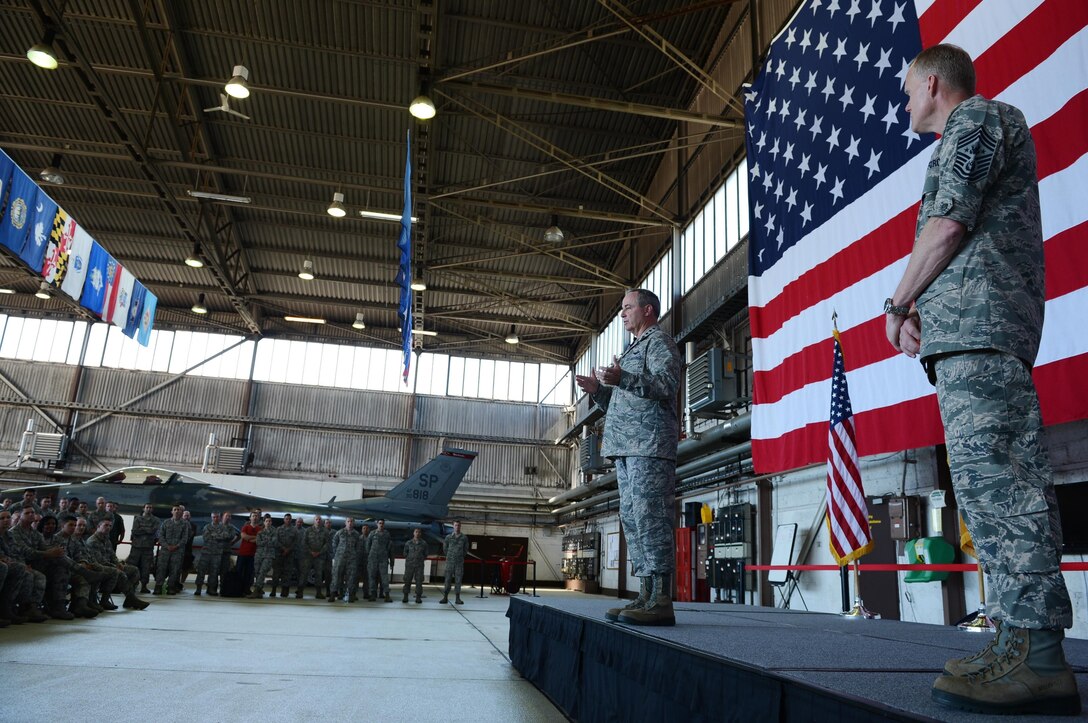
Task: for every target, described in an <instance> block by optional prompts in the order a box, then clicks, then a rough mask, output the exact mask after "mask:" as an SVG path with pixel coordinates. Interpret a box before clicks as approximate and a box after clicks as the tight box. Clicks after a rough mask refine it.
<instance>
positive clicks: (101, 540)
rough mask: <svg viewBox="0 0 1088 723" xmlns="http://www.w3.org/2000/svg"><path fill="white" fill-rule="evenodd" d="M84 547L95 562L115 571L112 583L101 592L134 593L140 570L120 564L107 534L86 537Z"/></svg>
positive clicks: (97, 533) (126, 594)
mask: <svg viewBox="0 0 1088 723" xmlns="http://www.w3.org/2000/svg"><path fill="white" fill-rule="evenodd" d="M84 548H85V549H86V551H87V556H88V557H89V558H90V559H91V560H92V561H93V562H94V563H95V564H97V565H100V566H101V567H103V568H108V569H112V570H116V571H117V574H116V579H115V580H114V581H113V585H112V586H111V587H110V589H108V590H106V589H103V590H102V592H104V593H106V594H107V595H108V594H109V593H113V592H119V593H121V594H123V595H125V596H128V595H134V594H136V585H137V584H138V583H139V580H140V571H139V570H137V569H136V567H135V566H134V565H127V564H126V565H121V561H120V560H118V559H117V553H116V552H114V551H113V544H112V543H111V542H110V538H109V535H103V534H101V533H99V532H96V533H94V534H93V535H91V536H90V537H88V538H87V542H86V543H85V544H84Z"/></svg>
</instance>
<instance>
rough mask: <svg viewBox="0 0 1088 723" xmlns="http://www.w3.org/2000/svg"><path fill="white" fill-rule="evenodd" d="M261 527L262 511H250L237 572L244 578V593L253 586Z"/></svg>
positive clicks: (240, 548) (239, 546) (239, 548)
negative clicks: (254, 566) (258, 535)
mask: <svg viewBox="0 0 1088 723" xmlns="http://www.w3.org/2000/svg"><path fill="white" fill-rule="evenodd" d="M260 531H261V528H260V513H259V512H257V511H256V510H254V511H253V512H250V513H249V522H247V523H246V524H245V526H243V527H242V541H241V542H240V543H239V544H238V566H237V570H236V572H237V574H238V576H239V577H240V578H241V579H242V591H243V594H245V593H248V592H249V589H250V588H251V587H252V586H253V556H254V555H255V554H257V533H258V532H260Z"/></svg>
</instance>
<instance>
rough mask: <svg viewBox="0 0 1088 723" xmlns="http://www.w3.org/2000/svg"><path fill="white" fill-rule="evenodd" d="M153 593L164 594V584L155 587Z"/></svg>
mask: <svg viewBox="0 0 1088 723" xmlns="http://www.w3.org/2000/svg"><path fill="white" fill-rule="evenodd" d="M151 594H152V595H162V585H156V586H155V589H154V590H152V591H151Z"/></svg>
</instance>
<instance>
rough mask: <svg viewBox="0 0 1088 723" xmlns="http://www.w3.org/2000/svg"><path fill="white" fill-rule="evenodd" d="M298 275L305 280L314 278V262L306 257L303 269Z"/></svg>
mask: <svg viewBox="0 0 1088 723" xmlns="http://www.w3.org/2000/svg"><path fill="white" fill-rule="evenodd" d="M298 277H299V278H300V279H302V280H303V281H313V280H314V262H313V261H310V260H309V259H306V260H305V261H303V262H302V271H299V272H298Z"/></svg>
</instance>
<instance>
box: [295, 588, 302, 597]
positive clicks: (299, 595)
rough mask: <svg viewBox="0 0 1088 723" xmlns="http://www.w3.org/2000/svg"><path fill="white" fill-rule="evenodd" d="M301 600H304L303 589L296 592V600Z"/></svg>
mask: <svg viewBox="0 0 1088 723" xmlns="http://www.w3.org/2000/svg"><path fill="white" fill-rule="evenodd" d="M301 599H302V588H299V589H298V590H295V600H301Z"/></svg>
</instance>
